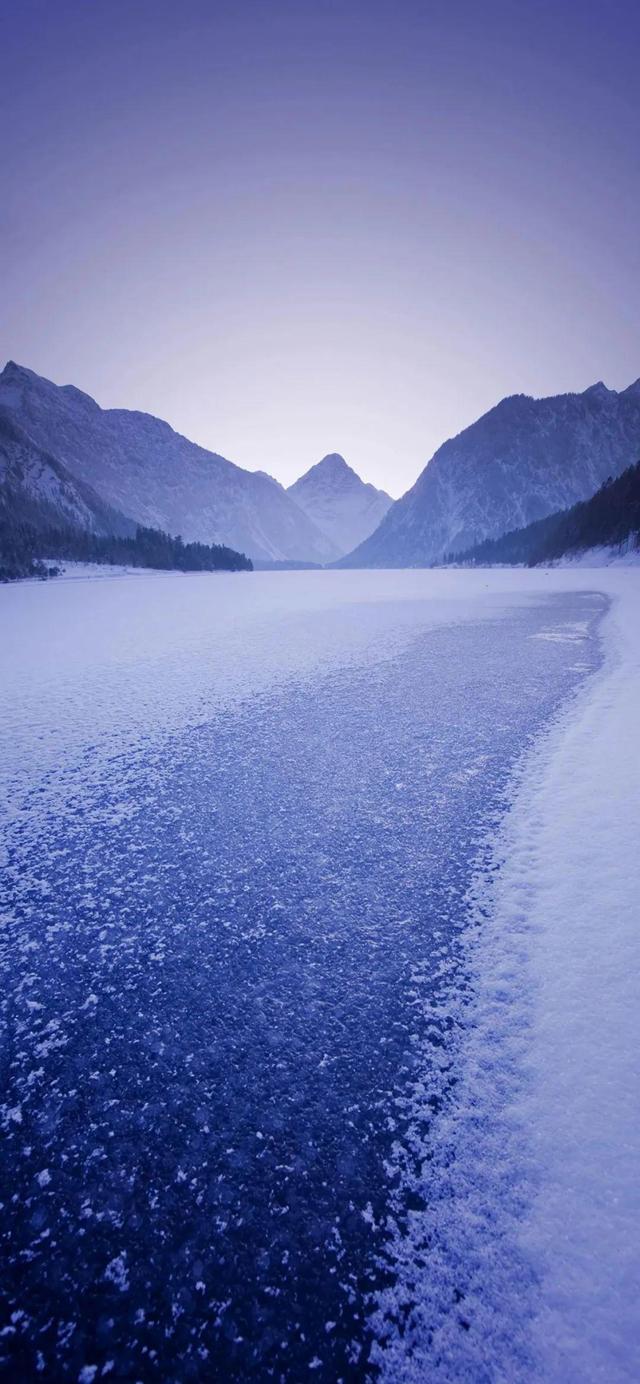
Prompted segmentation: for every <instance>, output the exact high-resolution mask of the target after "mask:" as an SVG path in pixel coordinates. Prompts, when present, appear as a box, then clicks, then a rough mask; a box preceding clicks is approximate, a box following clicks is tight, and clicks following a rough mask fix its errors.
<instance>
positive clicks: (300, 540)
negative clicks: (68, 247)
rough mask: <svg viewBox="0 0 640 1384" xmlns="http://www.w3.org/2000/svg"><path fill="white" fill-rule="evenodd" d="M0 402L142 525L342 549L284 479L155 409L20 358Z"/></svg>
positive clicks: (263, 544)
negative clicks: (131, 406) (251, 466)
mask: <svg viewBox="0 0 640 1384" xmlns="http://www.w3.org/2000/svg"><path fill="white" fill-rule="evenodd" d="M0 407H3V408H4V409H5V411H6V412H7V413H9V414H10V415H11V417H12V418H13V419H14V421H15V422H16V424H17V425H18V426H21V427H22V428H23V429H24V431H25V432H27V433H28V435H29V436H30V437H31V438H32V440H33V441H34V443H35V444H36V445H38V446H39V447H41V448H42V449H43V450H44V451H46V452H48V453H49V454H50V455H51V456H54V457H55V458H57V459H58V461H59V462H60V463H61V464H62V465H63V466H64V467H65V468H66V470H67V471H68V472H70V473H71V474H72V475H73V476H74V477H75V478H76V479H79V480H80V481H82V482H84V483H85V484H88V485H90V486H91V487H92V488H93V489H94V490H95V491H96V492H97V494H98V495H99V496H100V497H101V498H102V499H103V500H104V501H105V502H106V503H107V504H108V505H109V506H111V507H112V508H113V509H115V510H117V511H119V512H121V513H123V514H126V515H127V516H129V517H130V518H131V519H132V520H134V521H135V522H136V523H138V524H142V525H144V526H148V527H151V528H155V529H161V530H164V531H167V532H170V533H181V534H182V536H183V538H185V539H187V540H191V541H193V540H196V541H200V542H205V543H222V544H226V545H228V546H230V547H232V548H234V549H236V550H238V551H239V552H246V553H247V554H248V555H250V556H256V557H259V558H265V559H267V560H286V559H304V560H311V561H316V562H320V563H322V562H325V561H327V560H329V559H330V558H332V557H333V556H335V553H334V550H333V549H332V548H331V545H330V543H329V542H328V541H327V539H326V537H325V535H324V534H323V533H322V532H321V531H320V530H319V529H317V528H316V526H315V525H314V524H313V522H312V521H311V520H310V519H309V517H308V516H307V515H306V514H305V513H304V511H302V510H301V508H300V507H299V506H298V505H296V504H295V501H294V500H292V499H291V497H290V496H288V495H287V493H286V491H285V490H284V489H283V487H281V486H280V485H278V483H277V482H275V481H274V480H273V479H271V478H268V477H267V476H265V475H262V476H261V475H258V474H257V473H255V472H251V471H245V470H243V468H242V467H239V466H237V465H236V464H235V462H232V461H228V460H227V458H226V457H222V456H220V455H219V453H217V452H209V451H207V449H206V448H203V447H200V446H199V445H198V444H197V443H195V442H191V441H190V440H189V439H188V438H185V437H184V436H183V435H182V434H181V433H178V432H176V431H175V430H174V429H173V428H172V427H171V425H170V424H169V423H167V422H165V420H164V419H159V418H156V417H155V416H154V415H153V414H148V413H142V412H138V411H134V410H128V409H102V408H101V407H100V405H99V404H98V403H96V401H95V400H94V399H93V398H92V397H91V395H89V394H86V393H84V391H82V390H79V389H78V388H77V387H76V386H75V385H56V384H54V383H53V382H52V381H50V380H46V379H45V378H44V377H43V376H40V375H37V374H36V373H35V371H32V370H29V368H28V367H27V366H20V365H17V364H16V362H15V361H9V362H8V363H7V365H6V366H5V368H4V370H3V371H2V374H0Z"/></svg>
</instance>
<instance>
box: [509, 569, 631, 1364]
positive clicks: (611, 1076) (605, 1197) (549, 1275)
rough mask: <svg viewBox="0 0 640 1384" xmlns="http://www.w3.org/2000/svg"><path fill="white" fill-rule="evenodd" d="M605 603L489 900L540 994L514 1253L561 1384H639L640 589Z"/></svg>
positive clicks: (626, 586) (514, 822)
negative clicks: (585, 676)
mask: <svg viewBox="0 0 640 1384" xmlns="http://www.w3.org/2000/svg"><path fill="white" fill-rule="evenodd" d="M610 589H611V588H610ZM612 595H613V606H612V609H611V612H610V614H609V615H608V617H607V618H606V622H605V638H606V647H607V662H606V666H605V668H604V670H603V671H602V673H601V674H599V675H598V676H597V677H596V679H595V680H594V683H593V684H592V686H591V687H590V688H589V689H588V691H587V692H586V693H585V694H583V695H582V696H581V697H580V698H579V700H578V702H577V703H576V704H575V705H574V707H573V708H572V710H571V712H570V714H569V715H568V717H567V718H566V719H565V721H564V722H563V723H562V724H561V725H560V726H559V727H557V728H556V730H555V731H554V732H553V733H552V736H551V738H550V741H549V742H548V744H547V745H546V746H545V747H544V748H543V750H542V752H541V755H540V758H539V761H538V764H537V766H536V770H535V773H533V774H532V777H531V780H530V783H529V786H528V788H527V789H526V790H523V792H522V794H521V796H520V798H519V801H518V802H517V804H516V806H515V808H514V812H513V814H512V817H511V820H510V822H509V824H508V828H507V831H508V840H509V843H510V847H509V851H508V856H507V860H506V865H505V868H504V870H503V872H502V878H501V881H500V884H499V887H498V889H497V894H496V913H495V926H496V928H498V929H500V928H503V927H504V930H505V936H508V935H509V932H510V931H511V930H512V928H513V926H514V923H515V925H516V926H519V920H520V921H524V922H525V925H526V935H527V950H528V961H529V967H530V975H531V980H532V983H533V986H534V990H533V1000H532V1007H531V1013H530V1017H529V1034H528V1041H527V1057H526V1060H525V1063H524V1070H525V1076H526V1084H525V1086H524V1088H523V1091H522V1095H521V1099H520V1101H519V1103H518V1107H517V1112H516V1113H517V1114H518V1116H519V1119H520V1121H521V1123H522V1125H523V1126H524V1127H526V1129H527V1131H528V1136H529V1139H530V1141H531V1146H532V1152H533V1155H534V1158H535V1161H536V1164H537V1166H538V1168H539V1169H540V1170H541V1172H542V1176H541V1180H540V1184H539V1188H538V1192H537V1194H536V1195H535V1197H534V1199H533V1201H532V1203H531V1206H530V1209H529V1211H528V1213H527V1215H526V1217H525V1220H524V1223H523V1227H522V1232H521V1245H522V1247H523V1248H524V1249H525V1250H526V1251H527V1252H530V1253H531V1254H532V1255H533V1256H534V1260H535V1263H536V1265H537V1268H538V1271H539V1273H540V1274H541V1287H540V1298H539V1303H538V1306H537V1312H536V1316H535V1321H534V1326H533V1342H534V1346H535V1354H536V1357H537V1359H538V1360H539V1362H540V1364H539V1374H540V1377H541V1378H543V1379H545V1380H553V1381H554V1384H555V1381H557V1384H560V1381H575V1384H578V1381H581V1384H584V1381H590V1380H594V1381H595V1380H603V1381H604V1380H606V1381H607V1384H616V1381H623V1380H625V1381H627V1380H628V1381H631V1380H632V1379H633V1380H636V1379H638V1377H640V1321H639V1319H638V1294H639V1292H640V1106H639V1100H638V1097H639V1091H638V1039H639V1037H640V1032H639V1029H640V1019H639V1016H640V979H639V978H640V854H639V851H638V842H639V837H640V737H639V735H638V718H639V712H640V580H639V579H638V574H636V573H633V574H632V573H626V574H625V575H624V578H622V580H619V581H618V582H617V583H616V587H615V589H614V590H612ZM526 1003H527V1004H528V1001H526Z"/></svg>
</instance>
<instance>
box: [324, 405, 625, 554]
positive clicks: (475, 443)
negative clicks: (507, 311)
mask: <svg viewBox="0 0 640 1384" xmlns="http://www.w3.org/2000/svg"><path fill="white" fill-rule="evenodd" d="M639 453H640V380H636V382H635V384H632V385H630V386H629V388H628V389H625V390H622V391H621V392H620V393H617V392H616V390H615V389H607V388H606V386H605V385H604V384H602V383H599V384H595V385H592V386H591V388H590V389H586V390H585V392H584V394H558V395H556V396H555V397H553V398H548V399H531V398H529V397H528V396H527V395H525V394H515V395H513V396H511V397H510V398H507V399H503V400H502V402H501V403H499V404H498V405H497V406H496V407H495V408H493V409H491V410H490V412H489V413H486V414H484V416H483V417H482V418H480V419H478V421H477V422H476V423H473V424H472V425H471V427H469V428H466V429H465V430H464V432H461V433H460V434H459V436H458V437H454V438H451V439H450V441H448V442H445V443H444V445H443V446H442V447H440V448H439V449H438V451H437V452H436V453H435V455H434V456H433V458H432V460H431V461H430V462H429V464H428V465H427V466H426V467H425V470H424V471H423V472H422V474H421V475H420V476H419V477H418V480H417V481H416V483H415V485H414V486H413V487H412V489H411V490H409V491H407V493H406V495H403V496H402V498H401V499H400V500H398V501H397V502H396V503H395V504H394V505H393V506H392V508H391V509H390V510H389V512H388V514H386V515H385V517H384V519H383V520H382V523H381V524H380V526H379V527H378V528H377V529H376V531H375V533H373V534H372V535H371V537H370V538H369V539H366V540H365V542H364V543H362V544H360V546H359V547H358V548H356V550H355V552H353V553H350V554H349V555H348V556H347V557H346V558H345V559H344V560H343V564H342V565H345V566H353V567H410V566H421V565H422V564H425V563H429V562H434V561H437V560H438V559H439V558H440V557H442V556H443V555H444V554H445V553H448V552H462V551H463V549H465V548H470V547H471V546H472V545H473V544H475V543H478V542H481V541H482V540H483V539H485V538H497V537H499V536H500V535H501V534H503V533H507V532H508V531H509V530H511V529H518V528H523V527H525V526H526V525H527V524H530V523H532V521H533V520H535V519H542V518H544V517H545V516H546V515H547V514H551V513H553V512H554V511H555V510H560V509H568V508H569V507H570V506H571V505H574V504H576V502H577V501H578V500H584V499H588V497H589V496H590V495H593V494H594V493H595V491H596V490H597V489H598V488H599V487H600V486H601V485H602V483H603V482H604V481H605V480H606V479H607V477H608V476H618V475H620V473H621V472H622V471H624V470H625V469H626V467H627V466H630V465H632V464H633V462H635V461H636V460H637V457H638V454H639Z"/></svg>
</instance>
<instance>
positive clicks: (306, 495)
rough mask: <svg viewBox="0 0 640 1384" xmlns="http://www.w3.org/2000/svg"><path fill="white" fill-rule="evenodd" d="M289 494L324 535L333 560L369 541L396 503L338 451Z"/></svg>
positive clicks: (317, 466)
mask: <svg viewBox="0 0 640 1384" xmlns="http://www.w3.org/2000/svg"><path fill="white" fill-rule="evenodd" d="M288 493H289V495H291V496H292V498H293V499H294V500H295V502H296V504H298V505H299V506H300V508H301V509H303V510H304V512H305V514H307V515H308V517H309V518H310V519H311V520H312V521H313V523H314V524H315V525H316V526H317V527H318V528H319V529H320V530H321V531H322V533H323V534H325V536H326V537H327V539H328V540H329V542H330V543H331V545H332V547H333V550H334V552H333V556H334V557H339V556H342V555H343V554H344V553H350V552H351V550H352V548H355V547H356V545H357V544H358V543H362V542H363V540H364V539H365V538H368V537H369V534H371V533H373V531H374V529H376V528H377V527H378V524H379V523H380V521H381V519H383V518H384V516H385V514H386V512H387V510H388V509H389V506H390V505H392V504H393V500H392V499H391V496H390V495H387V494H386V493H385V491H384V490H376V488H375V486H373V485H366V484H365V482H364V481H362V480H361V479H360V477H359V476H358V475H357V473H356V472H355V471H354V470H352V468H351V467H350V466H347V463H346V461H345V460H344V457H341V456H339V455H338V453H337V452H332V453H330V455H329V456H326V457H323V459H322V461H319V462H318V463H317V465H316V466H312V467H311V470H310V471H307V472H306V473H305V475H304V476H301V477H300V479H299V480H297V481H295V483H294V484H293V485H290V486H289V490H288Z"/></svg>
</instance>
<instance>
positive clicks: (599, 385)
mask: <svg viewBox="0 0 640 1384" xmlns="http://www.w3.org/2000/svg"><path fill="white" fill-rule="evenodd" d="M615 392H616V391H615V389H607V386H606V384H605V383H604V381H603V380H598V381H597V382H596V384H591V385H589V388H588V389H585V391H584V395H585V398H586V399H608V398H609V395H610V394H615Z"/></svg>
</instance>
